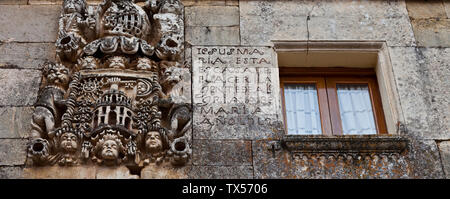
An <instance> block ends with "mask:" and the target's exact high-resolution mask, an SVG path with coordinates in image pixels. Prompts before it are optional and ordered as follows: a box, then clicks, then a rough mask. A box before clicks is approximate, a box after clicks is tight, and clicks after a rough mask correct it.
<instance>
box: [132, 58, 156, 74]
mask: <svg viewBox="0 0 450 199" xmlns="http://www.w3.org/2000/svg"><path fill="white" fill-rule="evenodd" d="M136 68H137V69H139V70H152V71H156V65H155V63H154V62H153V61H152V60H150V59H148V58H140V59H139V60H138V63H137V66H136Z"/></svg>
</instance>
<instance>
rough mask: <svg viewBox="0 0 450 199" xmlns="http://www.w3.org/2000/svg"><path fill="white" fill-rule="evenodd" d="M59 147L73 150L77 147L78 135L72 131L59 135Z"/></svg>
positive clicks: (69, 150) (68, 150)
mask: <svg viewBox="0 0 450 199" xmlns="http://www.w3.org/2000/svg"><path fill="white" fill-rule="evenodd" d="M60 145H61V148H62V149H63V150H65V151H67V152H75V151H76V150H77V148H78V137H77V136H76V135H75V134H73V133H64V134H62V135H61V143H60Z"/></svg>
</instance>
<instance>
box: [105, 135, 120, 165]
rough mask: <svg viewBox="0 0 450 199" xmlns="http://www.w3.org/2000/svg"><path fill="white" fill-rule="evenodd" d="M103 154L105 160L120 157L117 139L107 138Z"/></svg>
mask: <svg viewBox="0 0 450 199" xmlns="http://www.w3.org/2000/svg"><path fill="white" fill-rule="evenodd" d="M101 156H102V158H103V159H105V160H115V159H117V158H118V157H119V150H118V145H117V143H116V141H114V140H107V141H105V143H103V147H102V152H101Z"/></svg>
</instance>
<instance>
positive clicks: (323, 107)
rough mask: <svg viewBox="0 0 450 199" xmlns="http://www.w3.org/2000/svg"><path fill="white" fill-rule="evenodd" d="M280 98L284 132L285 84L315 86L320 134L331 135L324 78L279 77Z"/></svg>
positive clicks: (285, 116) (285, 125)
mask: <svg viewBox="0 0 450 199" xmlns="http://www.w3.org/2000/svg"><path fill="white" fill-rule="evenodd" d="M280 80H281V82H280V86H281V96H282V98H283V100H282V104H283V115H284V128H285V129H286V132H287V130H288V128H287V120H286V118H287V115H286V102H285V96H284V85H285V84H315V85H316V89H317V97H318V100H317V101H318V102H319V113H320V124H321V128H322V134H325V135H332V132H331V121H330V113H329V108H328V96H327V90H326V84H325V78H323V77H302V78H301V79H299V78H296V77H280Z"/></svg>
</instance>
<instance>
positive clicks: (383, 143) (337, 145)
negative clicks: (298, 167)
mask: <svg viewBox="0 0 450 199" xmlns="http://www.w3.org/2000/svg"><path fill="white" fill-rule="evenodd" d="M281 146H282V147H283V148H284V149H286V150H288V151H290V152H297V153H298V152H299V153H402V152H403V151H405V150H406V148H407V147H408V140H407V139H406V138H404V137H401V136H396V135H352V136H322V135H319V136H317V135H314V136H312V135H286V136H284V137H283V139H282V140H281Z"/></svg>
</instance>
